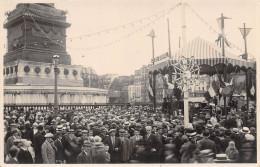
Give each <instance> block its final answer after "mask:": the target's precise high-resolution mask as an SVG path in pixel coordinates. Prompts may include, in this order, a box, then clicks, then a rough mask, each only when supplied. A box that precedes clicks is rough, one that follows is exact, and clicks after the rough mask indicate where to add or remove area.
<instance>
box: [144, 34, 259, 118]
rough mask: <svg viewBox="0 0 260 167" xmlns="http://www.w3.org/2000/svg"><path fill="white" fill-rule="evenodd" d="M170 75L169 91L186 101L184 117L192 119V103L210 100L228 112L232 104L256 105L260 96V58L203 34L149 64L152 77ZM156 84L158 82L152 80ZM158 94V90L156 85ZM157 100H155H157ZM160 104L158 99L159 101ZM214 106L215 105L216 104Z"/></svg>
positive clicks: (152, 78) (169, 94)
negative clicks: (259, 88)
mask: <svg viewBox="0 0 260 167" xmlns="http://www.w3.org/2000/svg"><path fill="white" fill-rule="evenodd" d="M157 75H163V76H165V77H166V80H167V81H166V82H167V84H166V85H167V86H166V87H165V89H166V90H167V91H165V92H167V93H166V95H168V96H176V94H175V91H171V90H174V89H179V90H181V92H182V93H181V94H180V95H178V96H181V97H176V98H177V99H181V100H183V102H184V120H185V122H186V123H188V122H189V108H190V107H189V106H190V105H192V103H208V105H213V106H215V108H216V107H220V108H222V111H223V112H222V113H221V114H222V115H227V113H228V111H229V109H230V108H232V107H233V108H235V109H236V110H238V109H241V108H242V107H243V106H244V107H246V108H247V109H249V108H251V107H254V105H255V100H256V98H255V97H256V62H255V61H248V60H244V59H242V58H241V57H239V56H238V55H234V54H232V53H230V52H228V51H225V55H224V56H223V52H222V48H220V47H218V46H217V45H215V44H212V43H210V42H207V41H205V40H203V39H201V38H195V39H194V40H193V41H191V42H190V43H188V44H187V45H185V46H184V47H183V48H180V49H179V50H176V51H175V52H174V53H173V54H172V55H169V56H168V57H166V58H164V59H162V60H161V58H160V57H156V58H155V63H154V65H152V66H150V68H149V78H150V79H151V80H154V78H156V76H157ZM151 80H150V82H149V83H150V85H151V87H152V88H155V87H154V85H155V84H156V82H151ZM152 94H153V95H155V96H156V90H155V89H153V92H152ZM154 102H155V101H154ZM155 104H156V102H155ZM213 108H214V107H213Z"/></svg>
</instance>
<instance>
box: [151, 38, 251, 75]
mask: <svg viewBox="0 0 260 167" xmlns="http://www.w3.org/2000/svg"><path fill="white" fill-rule="evenodd" d="M182 56H184V57H186V58H190V57H192V56H193V57H194V60H195V62H196V63H197V64H198V65H208V66H215V65H217V64H226V65H228V64H230V65H233V66H239V67H243V68H250V67H251V68H253V67H254V65H255V62H252V61H246V60H244V59H242V58H239V57H238V56H236V55H234V54H232V53H230V52H229V51H227V50H226V51H225V57H223V56H222V51H221V48H220V47H218V46H216V45H215V44H212V43H210V42H207V41H205V40H203V39H201V38H199V37H197V38H195V39H194V40H193V41H191V42H190V43H188V44H187V45H186V46H184V47H183V48H180V49H179V50H177V51H176V52H174V53H173V54H172V58H171V59H168V60H165V61H164V62H160V63H158V64H155V65H153V66H150V68H149V71H150V72H151V71H155V70H163V69H164V68H165V67H169V66H170V65H172V64H175V63H176V62H177V61H178V60H179V59H180V57H182Z"/></svg>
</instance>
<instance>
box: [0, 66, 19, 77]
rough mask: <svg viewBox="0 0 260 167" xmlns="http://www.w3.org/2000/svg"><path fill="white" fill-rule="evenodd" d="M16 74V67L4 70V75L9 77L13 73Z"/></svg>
mask: <svg viewBox="0 0 260 167" xmlns="http://www.w3.org/2000/svg"><path fill="white" fill-rule="evenodd" d="M17 72H18V67H17V66H12V67H6V68H4V71H3V73H4V75H9V74H13V73H17Z"/></svg>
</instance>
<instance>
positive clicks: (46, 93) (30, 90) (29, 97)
mask: <svg viewBox="0 0 260 167" xmlns="http://www.w3.org/2000/svg"><path fill="white" fill-rule="evenodd" d="M106 102H107V91H106V90H103V89H96V88H86V87H68V86H59V87H58V104H59V105H60V104H94V103H106ZM49 103H51V104H53V103H54V86H46V85H12V86H5V87H4V104H14V105H21V104H39V105H46V104H49Z"/></svg>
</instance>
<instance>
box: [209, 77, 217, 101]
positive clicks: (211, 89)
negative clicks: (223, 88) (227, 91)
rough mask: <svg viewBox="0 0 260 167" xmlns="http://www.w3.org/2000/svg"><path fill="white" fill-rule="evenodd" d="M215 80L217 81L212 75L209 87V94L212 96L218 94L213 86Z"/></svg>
mask: <svg viewBox="0 0 260 167" xmlns="http://www.w3.org/2000/svg"><path fill="white" fill-rule="evenodd" d="M213 82H215V81H214V77H211V78H210V84H209V89H208V92H209V95H210V96H211V97H214V96H216V91H215V89H214V88H213V86H212V84H213Z"/></svg>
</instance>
